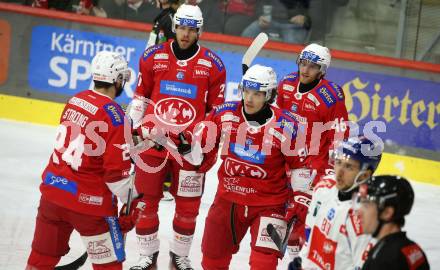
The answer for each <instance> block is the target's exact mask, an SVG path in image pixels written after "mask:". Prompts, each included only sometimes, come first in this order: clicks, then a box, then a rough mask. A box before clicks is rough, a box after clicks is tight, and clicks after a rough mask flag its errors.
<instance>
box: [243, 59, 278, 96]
mask: <svg viewBox="0 0 440 270" xmlns="http://www.w3.org/2000/svg"><path fill="white" fill-rule="evenodd" d="M239 87H240V89H241V90H242V91H243V90H244V89H250V90H255V91H262V92H265V93H266V101H268V102H269V103H272V102H273V101H274V99H275V96H276V92H277V74H276V73H275V70H274V69H273V68H271V67H266V66H262V65H258V64H257V65H253V66H251V67H250V68H249V69H248V70H247V71H246V73H245V74H244V75H243V77H242V79H241V83H240V86H239Z"/></svg>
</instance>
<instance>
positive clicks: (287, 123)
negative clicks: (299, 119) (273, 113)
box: [277, 116, 297, 138]
mask: <svg viewBox="0 0 440 270" xmlns="http://www.w3.org/2000/svg"><path fill="white" fill-rule="evenodd" d="M277 125H278V127H280V128H281V129H282V130H283V131H287V133H288V134H289V135H290V136H291V137H292V138H295V137H296V133H297V126H296V125H295V124H294V123H293V119H292V120H291V119H288V118H287V117H284V116H280V117H279V118H278V120H277Z"/></svg>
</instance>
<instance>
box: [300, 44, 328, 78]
mask: <svg viewBox="0 0 440 270" xmlns="http://www.w3.org/2000/svg"><path fill="white" fill-rule="evenodd" d="M300 60H307V61H310V62H312V63H315V64H317V65H319V66H320V67H321V68H320V71H321V72H322V73H323V74H325V73H326V72H327V69H328V67H329V66H330V62H331V60H332V56H331V55H330V50H329V49H328V48H327V47H324V46H321V45H319V44H316V43H312V44H310V45H307V46H306V47H305V48H304V49H303V50H302V51H301V53H300V55H299V56H298V59H297V61H296V62H297V63H299V61H300Z"/></svg>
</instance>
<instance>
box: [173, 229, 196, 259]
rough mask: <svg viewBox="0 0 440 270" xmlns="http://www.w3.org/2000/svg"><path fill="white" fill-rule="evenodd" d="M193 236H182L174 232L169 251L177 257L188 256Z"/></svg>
mask: <svg viewBox="0 0 440 270" xmlns="http://www.w3.org/2000/svg"><path fill="white" fill-rule="evenodd" d="M193 238H194V235H183V234H180V233H176V232H174V237H173V239H172V240H171V241H170V250H171V252H173V253H174V254H176V255H178V256H186V257H187V256H188V255H189V250H190V249H191V244H192V241H193Z"/></svg>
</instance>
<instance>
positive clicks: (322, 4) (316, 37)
mask: <svg viewBox="0 0 440 270" xmlns="http://www.w3.org/2000/svg"><path fill="white" fill-rule="evenodd" d="M347 3H348V0H310V8H309V14H310V17H311V20H312V22H313V25H312V28H311V29H310V35H309V40H308V43H319V44H325V42H324V41H325V35H326V34H328V33H329V32H330V30H331V26H332V23H333V18H334V15H335V14H336V10H337V9H338V7H342V6H345V5H347Z"/></svg>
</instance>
